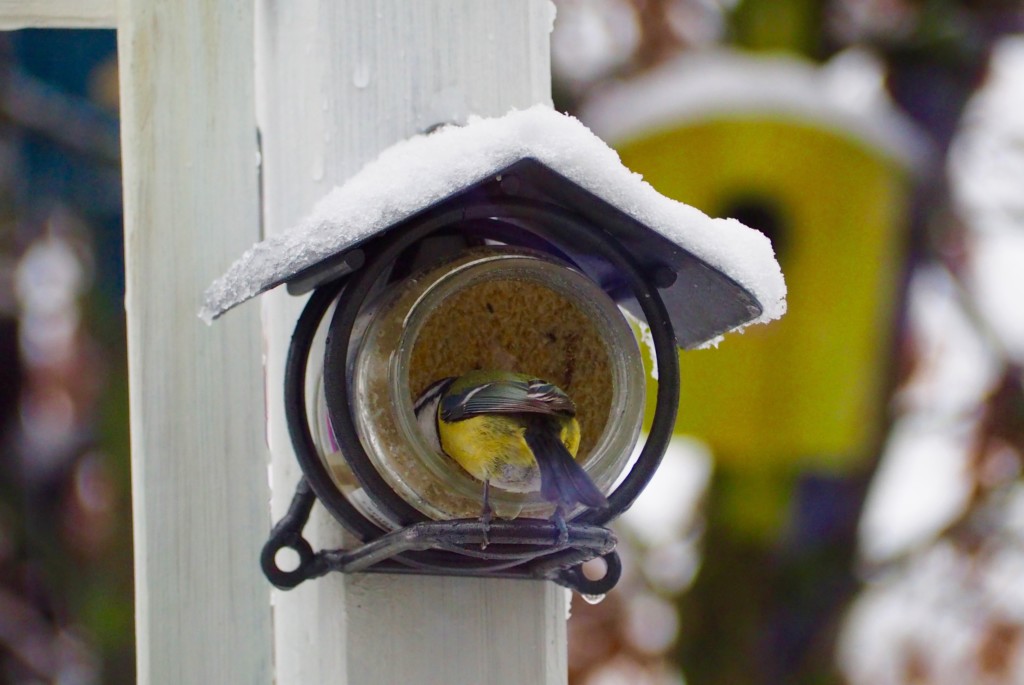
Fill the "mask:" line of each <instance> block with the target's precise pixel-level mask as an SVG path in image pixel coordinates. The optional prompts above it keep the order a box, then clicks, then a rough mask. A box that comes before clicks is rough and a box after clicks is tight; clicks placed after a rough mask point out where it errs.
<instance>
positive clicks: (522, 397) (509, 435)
mask: <svg viewBox="0 0 1024 685" xmlns="http://www.w3.org/2000/svg"><path fill="white" fill-rule="evenodd" d="M415 412H416V417H417V420H418V421H419V425H420V428H421V430H422V431H423V434H424V435H425V436H427V438H428V439H429V440H430V441H431V442H432V443H433V444H434V446H435V448H437V449H439V450H440V451H442V452H443V453H444V454H447V455H448V456H449V457H451V458H452V459H453V460H455V462H456V463H458V464H459V465H460V466H461V467H462V468H463V469H465V470H466V471H467V472H468V473H469V474H470V475H472V476H473V477H474V478H476V479H477V480H480V481H483V484H484V501H483V511H482V513H481V520H483V521H484V523H485V525H486V524H487V523H489V522H490V520H491V516H492V512H491V508H490V503H489V501H488V498H489V492H490V486H491V485H494V486H496V487H499V488H501V489H503V490H508V491H510V492H536V491H538V490H539V491H540V494H541V496H542V497H543V498H544V499H545V500H547V501H549V502H552V503H553V504H555V516H554V520H555V523H556V525H557V526H558V528H559V531H560V534H561V535H560V540H561V541H563V542H564V540H565V538H566V536H567V532H566V528H565V521H564V514H565V512H566V511H568V510H569V509H571V508H572V507H573V506H575V505H576V504H577V503H580V504H584V505H586V506H588V507H596V508H603V507H606V506H608V500H607V499H606V498H605V496H604V494H602V493H601V491H600V490H598V488H597V486H596V485H594V482H593V481H592V480H590V477H589V476H588V475H587V473H586V472H585V471H584V470H583V468H582V467H581V466H580V465H579V464H578V463H576V459H575V456H576V452H577V450H578V449H579V445H580V425H579V422H578V421H577V420H576V406H575V405H574V404H573V402H572V400H571V399H570V398H569V396H568V395H566V394H565V392H563V391H562V390H561V389H560V388H558V387H557V386H555V385H553V384H551V383H548V382H546V381H543V380H539V379H537V378H533V377H531V376H527V375H523V374H518V373H510V372H502V371H471V372H469V373H467V374H465V375H463V376H460V377H458V378H445V379H442V380H440V381H437V382H436V383H434V384H433V385H431V386H430V387H429V388H427V390H426V391H424V393H423V394H422V395H421V396H420V397H419V399H418V400H417V401H416V404H415Z"/></svg>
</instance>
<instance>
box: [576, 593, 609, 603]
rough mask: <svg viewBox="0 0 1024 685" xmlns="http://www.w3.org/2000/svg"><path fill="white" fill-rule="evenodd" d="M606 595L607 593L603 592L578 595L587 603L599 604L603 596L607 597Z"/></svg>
mask: <svg viewBox="0 0 1024 685" xmlns="http://www.w3.org/2000/svg"><path fill="white" fill-rule="evenodd" d="M607 596H608V595H604V594H601V595H586V594H581V595H580V597H582V598H583V601H584V602H586V603H587V604H600V603H601V602H603V601H604V598H605V597H607Z"/></svg>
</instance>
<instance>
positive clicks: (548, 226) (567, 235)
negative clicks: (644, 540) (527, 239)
mask: <svg viewBox="0 0 1024 685" xmlns="http://www.w3.org/2000/svg"><path fill="white" fill-rule="evenodd" d="M478 220H487V221H488V222H492V223H493V225H494V226H495V227H496V228H500V229H502V230H500V231H499V232H502V233H506V234H507V233H508V229H510V228H511V229H512V231H519V232H522V231H524V230H525V231H528V232H530V233H533V234H535V235H536V236H539V237H541V238H551V237H553V236H558V238H559V239H560V240H570V241H572V242H573V244H574V245H577V246H580V247H582V248H583V249H585V250H586V251H587V252H588V253H591V254H594V255H597V256H599V257H600V258H602V259H604V260H606V261H607V262H609V263H610V264H612V265H613V266H614V267H615V269H616V270H617V272H618V273H619V274H621V275H622V277H623V278H624V280H625V282H626V284H627V286H628V287H629V289H630V290H631V291H632V293H633V295H634V297H635V298H636V300H637V302H638V304H639V306H640V308H641V311H642V312H643V314H644V316H645V318H646V319H647V323H648V325H649V327H650V329H651V336H652V338H653V341H654V348H655V353H656V357H657V366H658V377H659V379H660V380H659V383H658V391H657V406H656V409H655V414H654V419H653V422H652V425H651V431H650V433H649V435H648V438H647V441H646V443H645V445H644V448H643V450H642V451H641V454H640V456H639V458H638V459H637V461H636V463H635V464H634V466H633V468H632V469H631V470H630V472H629V474H628V475H627V476H626V478H625V479H624V480H623V481H622V483H621V484H620V485H619V487H617V488H616V489H615V490H614V491H613V492H612V493H611V494H610V495H609V497H608V500H609V507H608V508H607V509H602V510H588V511H584V512H582V513H581V514H579V515H578V516H576V517H575V518H573V519H571V520H569V521H567V522H566V526H567V529H568V539H567V540H566V541H565V542H561V543H560V542H559V538H558V533H557V529H556V527H555V525H554V524H553V523H552V522H550V521H545V520H538V519H516V520H512V521H500V520H499V521H493V522H492V523H491V524H490V525H489V527H488V528H487V530H486V537H485V530H484V526H483V524H482V523H481V522H480V521H478V520H475V519H460V520H453V521H429V520H427V518H426V517H425V516H424V515H423V514H422V513H421V512H419V511H418V510H416V509H415V508H413V507H412V506H411V505H410V504H409V503H407V502H406V501H405V500H403V499H401V498H400V497H399V496H398V495H397V494H396V493H395V492H394V491H393V490H392V489H391V488H390V487H389V486H388V484H387V483H386V482H385V481H384V479H383V477H382V476H381V475H380V474H379V473H378V472H377V470H376V469H375V468H374V466H373V465H372V463H371V462H370V460H369V457H368V456H367V455H366V452H365V450H364V448H363V446H362V443H361V442H360V440H359V437H358V435H357V433H356V429H355V425H354V422H353V419H352V413H351V412H352V411H353V409H354V408H353V407H352V406H351V404H350V398H349V396H348V383H347V362H348V351H349V344H350V338H351V332H352V328H353V326H354V325H355V321H356V317H357V315H358V313H359V311H360V309H361V308H362V306H363V304H364V302H365V301H366V299H367V297H368V296H369V295H370V293H371V291H372V289H373V287H374V285H375V284H376V283H377V282H378V279H379V278H380V277H381V275H382V274H383V273H385V271H386V270H387V269H388V268H389V267H390V265H392V264H393V263H394V262H395V261H396V259H397V258H398V257H399V255H401V254H402V253H403V251H405V250H406V249H408V248H409V247H410V246H412V245H414V244H416V243H417V242H418V241H421V240H423V239H424V238H427V237H429V236H431V235H432V234H435V233H438V232H441V231H447V230H452V229H453V228H457V227H458V226H460V225H465V224H466V223H467V222H474V221H477V223H476V224H475V228H477V229H478V228H479V221H478ZM362 249H364V250H365V251H366V253H367V254H368V258H367V262H366V264H365V265H364V266H363V267H362V268H360V269H359V270H357V271H356V272H355V273H354V274H352V275H349V276H347V277H345V278H342V279H338V280H335V281H333V282H331V283H328V284H325V285H322V286H320V287H319V288H318V289H317V290H316V291H315V292H314V293H313V295H312V296H311V298H310V300H309V302H308V304H307V305H306V308H305V310H304V311H303V313H302V315H301V316H300V318H299V322H298V323H297V325H296V329H295V332H294V334H293V336H292V344H291V347H290V349H289V355H288V360H287V364H286V371H285V409H286V415H287V419H288V427H289V433H290V436H291V439H292V443H293V446H294V447H295V452H296V456H297V458H298V461H299V464H300V466H301V467H302V470H303V472H304V474H305V478H304V479H303V480H301V481H300V483H299V485H298V487H297V489H296V493H295V497H294V499H293V502H292V506H291V508H290V510H289V512H288V514H287V515H286V516H285V517H284V518H283V519H282V520H281V521H280V522H279V523H278V524H277V525H276V526H275V527H274V530H273V532H272V533H271V536H270V539H269V540H268V541H267V544H266V546H265V547H264V550H263V554H262V556H261V562H262V565H263V569H264V572H265V573H266V575H267V577H268V579H269V580H270V581H271V582H272V583H274V584H275V585H276V586H278V587H281V588H290V587H295V586H296V585H298V584H299V583H301V582H302V581H303V580H306V579H309V578H314V577H318V576H320V575H323V574H325V573H327V572H330V571H341V572H346V573H349V572H356V571H363V572H389V573H419V574H442V575H463V576H497V577H515V578H544V579H548V580H553V581H555V582H557V583H559V584H561V585H564V586H567V587H571V588H573V589H574V590H577V591H578V592H581V593H583V594H604V593H605V592H607V591H608V590H610V589H611V588H612V587H613V586H614V585H615V583H616V582H617V581H618V578H619V575H620V572H621V564H620V562H619V558H618V555H617V554H616V553H615V551H614V548H615V538H614V535H613V534H612V533H611V531H609V530H607V529H606V528H604V527H603V526H604V524H606V523H607V522H608V521H610V520H612V519H614V518H615V517H616V516H618V515H619V514H621V513H622V512H623V511H625V510H626V509H627V508H628V507H629V506H630V505H631V504H632V503H633V502H634V501H635V499H636V498H637V496H639V494H640V492H641V491H642V490H643V488H644V487H645V486H646V484H647V483H648V482H649V480H650V478H651V477H652V476H653V474H654V471H655V470H656V469H657V466H658V464H659V463H660V461H661V458H662V456H663V454H664V452H665V449H666V447H667V446H668V442H669V440H670V439H671V434H672V428H673V426H674V422H675V415H676V411H677V409H678V402H679V367H678V358H677V353H676V347H675V338H674V335H673V330H672V324H671V320H670V318H669V314H668V312H667V310H666V308H665V305H664V303H663V302H662V300H661V298H660V296H659V295H658V292H657V287H658V286H661V285H663V284H664V283H665V282H666V279H665V278H664V273H663V269H662V268H661V267H660V265H644V267H643V270H642V269H641V267H640V266H639V265H637V264H636V263H634V261H633V260H632V258H631V257H630V255H629V254H627V253H626V252H625V251H624V250H622V249H621V245H620V244H619V243H618V241H617V240H616V239H615V238H613V237H612V236H610V235H609V234H607V233H605V232H603V231H601V230H600V229H597V228H595V227H594V226H592V225H590V224H587V223H584V222H583V221H582V220H581V219H580V217H578V216H576V215H574V214H573V213H571V212H569V211H567V210H565V209H564V208H562V207H560V206H558V205H554V204H550V203H545V202H540V201H536V200H527V199H523V198H512V197H505V198H500V197H499V198H490V199H487V200H484V201H475V202H473V201H471V202H468V203H466V204H464V205H460V206H457V207H455V208H451V207H449V208H444V207H441V208H438V210H437V211H433V212H429V211H428V212H425V213H423V214H421V215H419V217H418V218H417V219H416V220H415V221H412V222H407V224H405V225H403V226H401V227H399V228H397V229H394V230H392V231H390V232H389V233H388V235H387V240H386V241H377V243H375V244H371V245H364V246H362ZM645 272H646V274H647V276H645V275H644V273H645ZM342 291H343V292H342ZM339 295H342V296H341V297H340V298H339ZM335 300H337V301H338V306H337V307H336V309H335V313H334V317H333V320H332V322H331V325H330V331H329V335H328V344H327V349H326V353H325V360H324V361H325V368H324V371H325V391H326V395H327V400H328V411H329V413H330V417H331V422H332V427H333V429H334V432H335V437H336V438H337V441H338V444H339V446H340V448H341V451H342V453H343V454H344V456H345V459H346V461H347V462H348V464H349V465H350V467H351V468H352V470H353V472H354V473H355V475H356V478H357V479H358V480H359V482H360V484H361V485H362V486H363V488H364V489H365V490H366V492H367V493H368V494H369V495H370V497H371V499H373V501H374V504H375V505H376V506H377V507H378V508H379V509H380V510H381V511H382V512H383V513H384V514H385V515H387V516H388V517H389V518H391V519H392V520H393V521H395V522H396V524H398V525H399V526H401V527H400V528H399V529H398V530H396V531H390V532H389V531H385V530H384V529H382V528H381V527H380V526H378V525H377V524H376V523H374V522H373V521H371V520H369V519H368V518H366V517H365V516H363V515H362V514H361V513H360V512H359V511H358V510H357V509H356V508H355V506H353V504H352V503H351V502H349V501H348V499H347V498H346V497H345V495H344V494H343V493H342V492H341V490H340V489H339V488H338V487H337V486H336V485H335V483H334V481H333V480H332V478H331V477H330V474H329V473H328V472H327V469H326V467H325V465H324V463H323V461H322V460H321V458H320V455H319V452H318V450H317V447H316V443H315V442H314V440H313V437H312V434H311V431H310V428H309V423H308V422H309V419H308V414H307V411H306V401H305V387H306V386H305V377H306V367H307V363H308V357H309V353H310V349H311V347H312V342H313V338H314V336H315V335H316V332H317V329H318V328H319V326H320V323H321V321H322V320H323V318H324V316H325V315H326V313H327V311H328V309H329V308H330V305H331V304H332V303H333V302H334V301H335ZM314 499H320V500H321V502H322V503H323V504H324V506H325V507H326V508H327V509H328V511H329V512H330V513H331V514H332V515H333V516H334V517H335V518H337V519H338V520H339V521H340V522H341V523H342V525H344V526H345V527H346V528H347V529H348V530H349V531H351V532H352V533H354V534H355V535H356V536H357V537H359V538H360V539H361V540H362V541H363V545H362V546H360V547H358V548H356V549H353V550H327V551H320V552H314V551H313V550H312V547H311V546H310V545H309V543H308V542H307V541H306V540H305V539H304V538H303V537H302V528H303V526H304V525H305V523H306V520H307V519H308V516H309V511H310V508H311V507H312V503H313V501H314ZM485 540H487V541H488V542H489V544H488V545H487V547H486V549H483V548H482V544H483V543H484V542H485ZM283 548H291V549H293V550H294V551H295V552H296V553H297V554H298V556H299V564H298V566H297V567H296V568H295V569H293V570H291V571H284V570H282V569H281V568H280V566H279V565H278V563H277V559H276V556H277V552H278V551H280V550H281V549H283ZM598 556H600V557H602V558H603V559H604V560H605V565H606V571H605V575H604V576H603V577H602V578H600V579H590V578H587V577H586V576H585V575H584V574H583V572H582V569H581V566H582V564H583V563H584V562H585V561H588V560H590V559H593V558H595V557H598Z"/></svg>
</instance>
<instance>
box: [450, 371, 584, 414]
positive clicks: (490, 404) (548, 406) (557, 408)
mask: <svg viewBox="0 0 1024 685" xmlns="http://www.w3.org/2000/svg"><path fill="white" fill-rule="evenodd" d="M481 414H541V415H547V416H575V415H576V405H574V404H573V402H572V400H571V399H569V396H568V395H566V394H565V393H564V392H562V390H561V389H559V388H558V387H556V386H554V385H552V384H550V383H546V382H545V381H541V380H530V381H525V380H519V379H499V380H493V381H488V382H486V383H481V384H479V385H474V386H472V387H470V388H466V389H465V390H462V391H459V392H452V393H449V394H448V395H446V396H445V397H444V398H443V399H442V400H441V418H442V419H444V420H445V421H461V420H462V419H468V418H472V417H474V416H479V415H481Z"/></svg>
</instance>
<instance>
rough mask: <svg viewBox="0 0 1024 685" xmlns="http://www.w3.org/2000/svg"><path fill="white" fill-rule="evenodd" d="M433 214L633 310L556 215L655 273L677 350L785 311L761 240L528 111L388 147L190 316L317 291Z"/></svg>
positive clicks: (560, 120) (579, 130)
mask: <svg viewBox="0 0 1024 685" xmlns="http://www.w3.org/2000/svg"><path fill="white" fill-rule="evenodd" d="M509 207H512V208H514V209H515V211H513V212H512V213H511V215H509V216H506V214H505V209H502V208H506V209H507V208H509ZM523 208H527V209H529V211H520V209H523ZM546 216H550V217H552V218H551V220H550V221H548V220H547V219H545V217H546ZM438 219H445V220H448V221H451V222H454V223H458V222H467V221H477V220H479V221H487V220H488V219H499V220H502V221H507V222H510V223H506V224H504V225H512V226H515V227H517V228H520V229H523V230H525V231H527V232H529V233H533V234H535V235H536V236H537V237H538V238H540V239H541V240H542V241H543V242H544V244H545V245H546V246H547V247H548V248H549V249H551V250H552V251H554V252H555V253H558V254H559V256H560V257H563V258H565V259H567V260H568V261H570V262H571V263H573V264H574V265H575V266H576V267H577V268H579V269H580V270H581V271H582V272H584V273H585V274H586V275H587V276H589V277H590V278H592V279H593V280H594V281H596V282H597V283H599V284H600V285H601V286H602V287H603V288H604V289H605V290H606V292H608V293H609V295H611V296H612V297H613V298H615V299H616V300H617V301H619V302H620V304H622V305H624V306H625V307H626V308H627V309H631V310H633V311H636V308H635V307H634V306H632V305H633V304H635V303H632V302H631V294H630V293H629V292H628V291H622V290H621V289H619V288H617V279H616V274H615V273H614V272H613V271H612V270H610V268H609V267H608V265H607V264H606V263H604V262H602V261H601V260H598V259H595V258H594V256H593V255H588V254H585V253H583V252H582V251H581V250H580V249H579V248H578V247H577V246H575V245H573V244H572V243H571V241H569V240H566V239H565V237H564V236H562V237H560V235H559V230H558V225H559V222H561V221H574V222H577V223H579V222H582V223H585V224H587V225H589V226H591V227H592V228H593V230H594V231H598V232H600V233H601V234H602V235H603V236H604V237H607V238H611V239H613V240H617V241H618V242H619V243H620V244H621V248H622V250H623V251H624V252H625V253H628V254H629V255H630V256H631V257H632V258H633V259H634V260H635V261H636V263H637V264H639V265H640V266H641V267H642V268H643V269H644V270H645V272H647V273H649V274H650V275H651V278H652V281H653V282H654V283H655V284H656V285H657V286H658V287H659V289H660V291H661V296H662V298H663V300H664V301H665V304H666V306H667V308H668V311H669V313H670V316H671V318H672V324H673V327H674V329H675V334H676V340H677V343H678V344H679V345H680V346H682V347H687V348H689V347H697V346H701V345H705V344H708V343H714V342H717V340H718V338H719V337H720V336H721V335H722V334H724V333H726V332H728V331H730V330H736V329H740V328H743V327H744V326H746V325H749V324H752V323H761V322H767V321H771V320H772V319H776V318H778V317H780V316H781V315H782V314H783V313H784V312H785V309H786V300H785V294H786V286H785V282H784V280H783V277H782V272H781V270H780V269H779V265H778V263H777V262H776V261H775V257H774V253H773V251H772V248H771V244H770V242H769V241H768V239H767V238H766V237H765V236H763V235H762V234H761V233H759V232H757V231H755V230H753V229H750V228H748V227H746V226H744V225H743V224H741V223H739V222H738V221H735V220H733V219H712V218H709V217H708V216H706V215H705V214H703V213H702V212H700V211H699V210H697V209H695V208H693V207H690V206H689V205H686V204H683V203H680V202H677V201H675V200H672V199H670V198H667V197H665V196H663V195H661V194H660V193H658V192H657V191H656V190H654V189H653V188H652V187H651V186H650V185H649V184H648V183H646V182H644V181H643V179H642V178H641V177H640V176H639V175H638V174H635V173H633V172H631V171H629V170H628V169H627V168H625V167H624V166H623V165H622V163H621V162H620V161H619V157H618V155H617V154H616V153H615V152H614V151H613V150H612V149H611V148H609V147H608V146H607V145H606V144H605V143H604V142H603V141H601V140H600V139H599V138H597V136H595V135H594V134H593V133H591V132H590V130H588V129H587V128H586V127H585V126H583V124H581V123H580V122H579V121H577V120H576V119H574V118H572V117H569V116H566V115H563V114H559V113H558V112H555V111H554V110H552V109H550V108H548V107H545V106H536V107H532V108H530V109H528V110H522V111H513V112H511V113H509V114H507V115H505V116H502V117H497V118H491V119H482V118H475V119H470V121H469V123H468V124H467V125H465V126H448V127H445V128H442V129H440V130H438V131H436V132H434V133H431V134H428V135H419V136H415V137H413V138H410V139H407V140H404V141H402V142H400V143H398V144H396V145H394V146H392V147H390V148H388V149H387V150H385V151H384V152H383V153H382V154H381V155H380V156H379V157H378V158H377V160H375V161H373V162H371V163H370V164H367V165H366V166H365V167H363V169H361V170H360V171H359V172H358V173H356V174H355V175H354V176H353V177H351V178H350V179H349V180H348V181H347V182H346V183H345V184H344V185H342V186H340V187H338V188H335V189H334V190H333V191H331V192H330V193H328V195H327V196H326V197H324V198H323V200H321V201H320V203H319V204H318V205H317V206H316V207H315V208H314V209H313V211H312V213H311V214H310V215H309V216H308V217H307V218H306V219H305V220H303V221H302V222H301V223H300V224H299V225H298V226H296V227H294V228H292V229H291V230H289V231H287V232H285V233H282V234H280V235H277V236H274V237H272V238H269V239H267V240H265V241H263V242H261V243H258V244H256V245H254V246H253V247H252V248H250V249H249V250H248V251H247V252H246V253H245V254H243V255H242V256H241V257H240V258H239V259H238V260H237V261H236V262H235V263H234V264H233V265H232V266H231V268H230V269H229V270H228V271H227V273H225V274H224V275H223V276H222V277H220V278H219V279H217V280H216V281H215V282H214V283H213V284H212V285H211V286H210V287H209V288H208V289H207V291H206V293H205V295H204V301H203V306H202V309H201V311H200V317H201V318H203V319H204V320H205V321H207V322H210V321H212V320H213V319H215V318H217V317H219V316H220V315H221V314H223V313H224V312H226V311H227V310H229V309H231V308H232V307H234V306H236V305H238V304H241V303H242V302H245V301H246V300H248V299H250V298H252V297H255V296H256V295H259V294H260V293H263V292H265V291H267V290H270V289H271V288H274V287H276V286H278V285H281V284H283V283H287V284H288V286H289V290H291V291H293V292H296V291H303V290H308V289H311V288H313V287H316V286H317V285H319V284H320V283H322V282H326V281H328V280H331V279H332V278H335V277H337V276H339V275H341V274H344V273H346V272H349V271H352V270H354V269H358V268H359V267H360V266H361V265H362V263H363V259H364V250H366V249H371V248H372V247H373V245H374V244H376V243H377V241H378V240H380V239H381V238H385V237H386V236H388V235H389V234H390V233H392V232H393V231H399V230H402V229H403V228H407V227H408V226H410V225H414V224H418V223H422V222H423V221H425V220H426V221H434V220H438ZM494 223H498V222H494Z"/></svg>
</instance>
